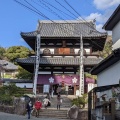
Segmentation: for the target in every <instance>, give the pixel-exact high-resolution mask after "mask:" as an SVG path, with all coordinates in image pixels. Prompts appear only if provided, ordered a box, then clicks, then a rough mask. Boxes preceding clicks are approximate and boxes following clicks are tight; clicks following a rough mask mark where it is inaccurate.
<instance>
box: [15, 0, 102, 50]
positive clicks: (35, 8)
mask: <svg viewBox="0 0 120 120" xmlns="http://www.w3.org/2000/svg"><path fill="white" fill-rule="evenodd" d="M14 1H16V2H18V1H17V0H14ZM24 1H25V2H27V1H26V0H24ZM18 3H19V4H21V5H23V6H24V7H26V8H28V9H30V10H32V11H34V12H36V13H37V14H39V15H40V16H42V17H44V18H47V19H49V18H48V17H46V16H45V15H44V14H42V13H41V12H40V11H38V10H37V9H36V8H35V7H34V6H32V5H31V4H30V3H28V2H27V3H28V4H29V5H30V6H32V7H33V8H34V9H36V10H37V11H35V10H33V9H31V8H29V7H28V6H26V5H24V4H22V3H20V2H18ZM39 12H40V13H39ZM49 20H50V21H52V22H53V23H55V22H54V21H53V20H51V19H49ZM62 29H63V28H62ZM84 32H86V31H84ZM77 34H78V33H77ZM87 34H88V33H87ZM78 35H80V34H78ZM90 40H91V39H90ZM91 42H92V43H95V44H96V45H97V46H99V47H101V46H100V45H98V44H97V43H96V42H94V41H91ZM101 48H103V47H101Z"/></svg>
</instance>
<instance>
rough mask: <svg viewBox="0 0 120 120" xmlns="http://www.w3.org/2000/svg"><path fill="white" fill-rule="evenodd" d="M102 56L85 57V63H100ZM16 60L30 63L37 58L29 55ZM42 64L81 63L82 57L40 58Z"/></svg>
mask: <svg viewBox="0 0 120 120" xmlns="http://www.w3.org/2000/svg"><path fill="white" fill-rule="evenodd" d="M101 60H102V59H101V58H84V65H95V64H98V63H99V62H100V61H101ZM16 62H18V63H24V64H30V63H32V64H33V63H35V58H33V57H29V58H26V59H17V60H16ZM40 64H43V65H44V64H52V65H79V64H80V58H40Z"/></svg>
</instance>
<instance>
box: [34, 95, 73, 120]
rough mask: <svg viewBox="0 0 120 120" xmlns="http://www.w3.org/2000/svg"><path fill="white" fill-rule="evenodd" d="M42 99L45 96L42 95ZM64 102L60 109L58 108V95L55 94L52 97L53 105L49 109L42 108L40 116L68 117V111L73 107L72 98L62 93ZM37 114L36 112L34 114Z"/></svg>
mask: <svg viewBox="0 0 120 120" xmlns="http://www.w3.org/2000/svg"><path fill="white" fill-rule="evenodd" d="M40 98H41V100H43V99H44V98H45V96H41V97H40ZM61 98H62V104H61V108H60V110H57V96H54V97H53V98H51V99H50V101H51V106H50V107H48V108H47V109H45V108H44V106H43V107H42V109H41V110H40V117H47V118H50V117H51V118H58V119H64V120H66V119H68V117H67V111H68V109H69V108H70V107H71V100H70V98H69V97H68V96H65V95H62V96H61ZM34 115H35V114H34Z"/></svg>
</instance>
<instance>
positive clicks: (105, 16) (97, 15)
mask: <svg viewBox="0 0 120 120" xmlns="http://www.w3.org/2000/svg"><path fill="white" fill-rule="evenodd" d="M112 12H113V11H112V10H109V11H105V13H104V14H101V13H91V14H90V15H89V16H85V19H86V20H94V19H95V20H96V21H97V22H98V23H105V22H106V21H107V20H108V18H109V17H110V15H111V14H112Z"/></svg>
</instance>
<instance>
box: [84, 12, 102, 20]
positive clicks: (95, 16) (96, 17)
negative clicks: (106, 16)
mask: <svg viewBox="0 0 120 120" xmlns="http://www.w3.org/2000/svg"><path fill="white" fill-rule="evenodd" d="M85 19H86V20H94V19H96V21H98V22H101V19H102V14H100V13H91V14H90V15H89V16H86V17H85Z"/></svg>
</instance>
